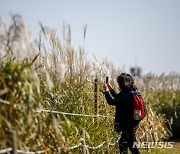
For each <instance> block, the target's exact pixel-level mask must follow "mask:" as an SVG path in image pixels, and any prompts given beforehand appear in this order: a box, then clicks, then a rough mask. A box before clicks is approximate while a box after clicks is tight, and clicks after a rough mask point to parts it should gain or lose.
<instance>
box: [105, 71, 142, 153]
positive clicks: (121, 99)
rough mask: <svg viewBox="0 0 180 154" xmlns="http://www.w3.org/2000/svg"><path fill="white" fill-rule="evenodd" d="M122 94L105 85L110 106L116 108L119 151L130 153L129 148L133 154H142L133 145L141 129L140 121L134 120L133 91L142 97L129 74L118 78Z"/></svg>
mask: <svg viewBox="0 0 180 154" xmlns="http://www.w3.org/2000/svg"><path fill="white" fill-rule="evenodd" d="M117 83H118V85H119V88H120V93H117V92H116V91H115V90H114V89H113V88H112V86H111V84H110V83H106V84H105V85H104V90H105V92H104V94H105V98H106V101H107V102H108V104H109V105H114V106H115V107H116V113H115V121H114V130H115V131H117V132H122V133H121V138H120V140H119V150H120V153H121V154H127V153H128V147H129V149H130V151H131V153H132V154H140V151H139V149H138V148H137V147H136V146H134V147H133V143H134V142H137V140H136V130H137V128H138V127H139V123H140V121H139V120H134V118H133V95H132V91H133V92H136V93H138V95H141V94H140V92H139V91H138V89H137V87H136V86H135V84H134V79H133V77H132V76H131V75H129V74H127V73H122V74H120V76H118V77H117Z"/></svg>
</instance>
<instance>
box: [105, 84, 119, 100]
mask: <svg viewBox="0 0 180 154" xmlns="http://www.w3.org/2000/svg"><path fill="white" fill-rule="evenodd" d="M107 86H108V89H109V90H110V93H111V95H112V96H113V97H114V98H117V96H118V94H117V92H116V91H115V90H114V89H113V87H112V85H111V84H110V83H107Z"/></svg>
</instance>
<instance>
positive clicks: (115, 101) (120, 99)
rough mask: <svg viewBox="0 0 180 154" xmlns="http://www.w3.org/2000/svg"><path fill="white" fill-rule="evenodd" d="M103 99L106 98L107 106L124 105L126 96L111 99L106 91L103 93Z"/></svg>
mask: <svg viewBox="0 0 180 154" xmlns="http://www.w3.org/2000/svg"><path fill="white" fill-rule="evenodd" d="M104 94H105V98H106V101H107V102H108V104H109V105H119V106H121V105H124V103H125V102H126V95H123V94H121V95H118V97H117V98H114V99H113V98H112V97H111V95H110V94H109V92H108V91H106V92H105V93H104Z"/></svg>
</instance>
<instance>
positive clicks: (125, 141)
mask: <svg viewBox="0 0 180 154" xmlns="http://www.w3.org/2000/svg"><path fill="white" fill-rule="evenodd" d="M136 129H137V128H134V129H133V130H131V131H122V134H121V138H120V140H119V149H120V153H121V154H127V153H128V147H129V149H130V151H131V153H132V154H140V152H139V149H138V148H137V147H134V148H133V143H134V142H137V140H136Z"/></svg>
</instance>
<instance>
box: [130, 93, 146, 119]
mask: <svg viewBox="0 0 180 154" xmlns="http://www.w3.org/2000/svg"><path fill="white" fill-rule="evenodd" d="M131 93H132V94H133V118H134V120H142V119H144V118H145V117H146V115H147V113H146V107H145V104H144V101H143V98H142V97H141V95H140V94H139V93H137V92H134V91H133V92H131Z"/></svg>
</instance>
